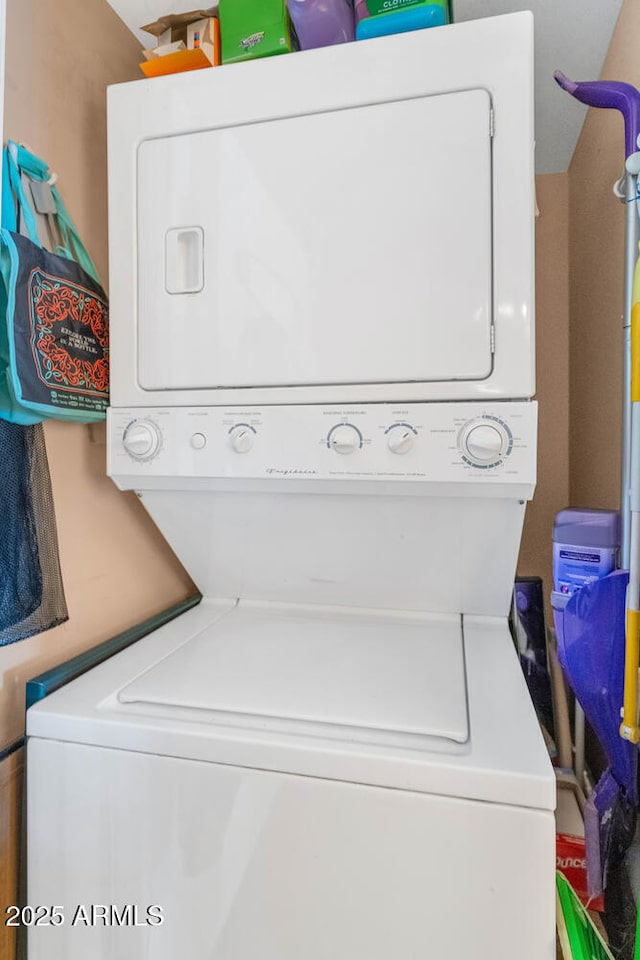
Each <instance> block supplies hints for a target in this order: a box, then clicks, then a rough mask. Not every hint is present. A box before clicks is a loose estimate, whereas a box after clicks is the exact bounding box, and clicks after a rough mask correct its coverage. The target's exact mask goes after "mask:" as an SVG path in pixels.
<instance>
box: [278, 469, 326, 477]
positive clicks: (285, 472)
mask: <svg viewBox="0 0 640 960" xmlns="http://www.w3.org/2000/svg"><path fill="white" fill-rule="evenodd" d="M267 473H275V474H277V475H278V476H279V477H309V476H314V474H315V475H316V476H317V474H318V471H317V470H296V469H289V467H267Z"/></svg>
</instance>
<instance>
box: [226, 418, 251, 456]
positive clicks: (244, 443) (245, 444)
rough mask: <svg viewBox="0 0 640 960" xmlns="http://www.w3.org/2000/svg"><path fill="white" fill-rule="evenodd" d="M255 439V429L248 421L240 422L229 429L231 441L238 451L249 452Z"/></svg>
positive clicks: (233, 447) (234, 448)
mask: <svg viewBox="0 0 640 960" xmlns="http://www.w3.org/2000/svg"><path fill="white" fill-rule="evenodd" d="M255 439H256V432H255V430H254V429H253V427H250V426H249V425H248V424H246V423H238V424H236V425H235V427H232V428H231V430H230V431H229V443H230V444H231V447H232V449H233V450H235V452H236V453H249V450H251V448H252V447H253V443H254V440H255Z"/></svg>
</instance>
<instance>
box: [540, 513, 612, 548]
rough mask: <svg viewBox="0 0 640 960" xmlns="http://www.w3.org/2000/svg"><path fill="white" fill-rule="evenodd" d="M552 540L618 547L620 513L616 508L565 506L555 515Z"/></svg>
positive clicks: (579, 544) (578, 544)
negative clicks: (598, 508) (594, 508)
mask: <svg viewBox="0 0 640 960" xmlns="http://www.w3.org/2000/svg"><path fill="white" fill-rule="evenodd" d="M553 541H554V543H571V544H575V546H582V547H619V546H620V514H619V513H618V512H617V510H589V509H578V508H576V507H567V508H566V509H565V510H561V511H560V513H559V514H557V516H556V519H555V523H554V524H553Z"/></svg>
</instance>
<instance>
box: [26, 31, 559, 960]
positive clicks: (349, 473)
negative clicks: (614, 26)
mask: <svg viewBox="0 0 640 960" xmlns="http://www.w3.org/2000/svg"><path fill="white" fill-rule="evenodd" d="M531 64H532V22H531V18H530V16H529V15H528V14H516V15H511V16H507V17H501V18H497V19H494V20H481V21H477V22H473V23H464V24H460V25H455V26H451V27H446V28H439V29H433V30H428V31H420V32H416V33H412V34H406V35H401V36H395V37H388V38H381V39H380V40H371V41H366V42H361V43H356V44H347V45H344V46H343V47H334V48H329V49H323V50H317V51H310V52H307V53H304V54H302V53H301V54H297V55H295V56H289V57H278V58H274V59H272V60H263V61H255V62H250V63H243V64H239V65H233V66H229V67H224V68H223V69H218V70H213V71H206V70H205V71H199V72H196V73H193V74H187V75H183V76H178V77H169V78H161V79H154V80H152V81H148V82H139V83H135V84H127V85H123V86H121V87H116V88H113V89H112V90H111V91H110V95H109V122H110V147H109V160H110V223H111V304H112V342H113V395H112V400H113V406H112V409H111V410H110V416H109V425H108V437H109V472H110V474H111V476H112V477H113V478H114V480H115V482H116V483H117V484H118V485H119V486H120V487H121V488H122V489H134V490H136V491H138V493H139V494H140V496H141V498H142V502H143V503H144V504H145V506H146V507H147V509H148V510H149V512H150V514H151V516H152V517H153V518H154V520H155V521H156V523H157V524H158V526H159V528H160V529H161V530H162V531H163V533H164V535H165V536H166V538H167V539H168V541H169V543H170V544H171V545H172V546H173V548H174V550H175V551H176V553H177V554H178V556H179V557H180V558H181V560H182V561H183V563H184V564H185V566H186V567H187V569H188V570H189V572H190V573H191V575H192V576H193V578H194V580H195V582H196V583H197V584H198V586H199V588H200V590H201V592H202V594H203V600H202V602H201V603H200V605H199V606H197V607H195V608H194V609H192V610H190V611H189V612H187V613H185V614H183V615H182V616H181V617H179V618H178V619H177V620H174V621H172V622H171V623H169V624H167V625H166V626H164V627H162V628H161V629H159V630H157V631H156V632H154V633H153V634H151V635H149V636H148V637H146V638H145V639H143V640H141V641H139V642H138V643H136V644H135V645H133V646H132V647H130V648H129V649H127V650H126V651H124V652H122V653H120V654H118V655H117V656H115V657H113V658H112V659H110V660H108V661H106V662H105V663H104V664H102V665H101V666H99V667H97V668H95V669H94V670H92V671H91V672H90V673H88V674H86V675H85V676H83V677H81V678H80V679H78V680H76V681H74V682H73V683H71V684H69V685H68V686H67V687H65V688H63V689H62V690H60V691H58V692H57V693H55V694H53V695H52V696H50V697H49V698H47V699H46V700H44V701H42V702H41V703H39V704H37V705H36V706H34V707H32V708H31V709H30V710H29V712H28V718H27V722H28V728H27V729H28V736H29V741H28V838H29V840H28V886H29V892H28V899H29V903H30V904H57V905H59V906H60V913H61V914H62V916H63V917H64V922H63V923H57V924H49V925H42V926H33V927H31V928H30V930H29V956H30V960H80V958H82V960H86V958H87V957H92V958H93V957H95V958H100V960H107V958H108V960H138V958H140V960H142V958H144V960H147V958H148V960H175V958H176V957H179V956H182V955H184V956H185V957H189V960H254V958H257V957H259V958H260V960H301V958H304V960H383V958H384V960H388V958H389V957H394V958H403V960H414V958H415V960H418V958H420V960H423V958H424V957H427V956H432V955H433V956H435V955H436V954H437V955H439V956H445V957H450V958H452V960H462V958H465V960H466V958H469V957H473V958H477V960H507V958H509V960H511V958H512V957H513V955H514V953H515V952H516V951H517V953H518V955H519V956H520V957H521V958H522V960H552V958H553V957H554V956H555V945H554V865H555V828H554V818H553V808H554V801H555V794H554V779H553V775H552V771H551V767H550V764H549V760H548V758H547V755H546V751H545V748H544V745H543V742H542V738H541V736H540V733H539V730H538V726H537V722H536V718H535V715H534V711H533V709H532V706H531V703H530V701H529V698H528V693H527V690H526V686H525V683H524V680H523V677H522V675H521V671H520V667H519V663H518V659H517V656H516V654H515V652H514V649H513V644H512V641H511V638H510V636H509V631H508V628H507V621H506V617H507V612H508V606H509V598H510V592H511V587H512V583H513V577H514V572H515V565H516V559H517V554H518V548H519V543H520V536H521V530H522V522H523V518H524V511H525V505H526V501H527V500H528V499H529V498H530V497H531V496H532V494H533V489H534V485H535V469H536V455H535V452H536V423H537V414H536V405H535V403H533V402H532V401H531V400H530V397H531V395H532V393H533V390H534V381H533V293H532V291H533V260H532V239H533V237H532V234H533V157H532V153H533V135H532V77H531V70H532V67H531ZM114 602H116V598H114ZM79 907H82V908H83V911H84V912H81V913H80V914H78V908H79ZM96 907H97V908H98V909H97V912H96Z"/></svg>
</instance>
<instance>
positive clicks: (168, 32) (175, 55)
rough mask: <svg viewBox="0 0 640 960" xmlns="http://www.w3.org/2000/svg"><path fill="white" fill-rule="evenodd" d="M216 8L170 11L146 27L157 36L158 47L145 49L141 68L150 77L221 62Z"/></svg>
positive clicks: (148, 31)
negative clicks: (215, 15)
mask: <svg viewBox="0 0 640 960" xmlns="http://www.w3.org/2000/svg"><path fill="white" fill-rule="evenodd" d="M214 9H215V8H211V9H209V10H191V11H190V12H189V13H179V14H168V15H167V16H164V17H160V19H159V20H156V21H155V22H154V23H148V24H147V25H146V26H144V27H142V29H143V30H146V32H147V33H150V34H151V35H152V36H154V37H156V38H157V43H156V46H155V47H150V48H149V49H148V50H143V54H144V56H145V62H144V63H141V64H140V69H141V70H142V72H143V73H144V74H145V76H147V77H157V76H161V75H164V74H168V73H180V72H182V71H185V70H199V69H201V68H202V67H213V66H217V65H218V64H219V63H220V23H219V21H218V19H217V17H214V16H213V12H214Z"/></svg>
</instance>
